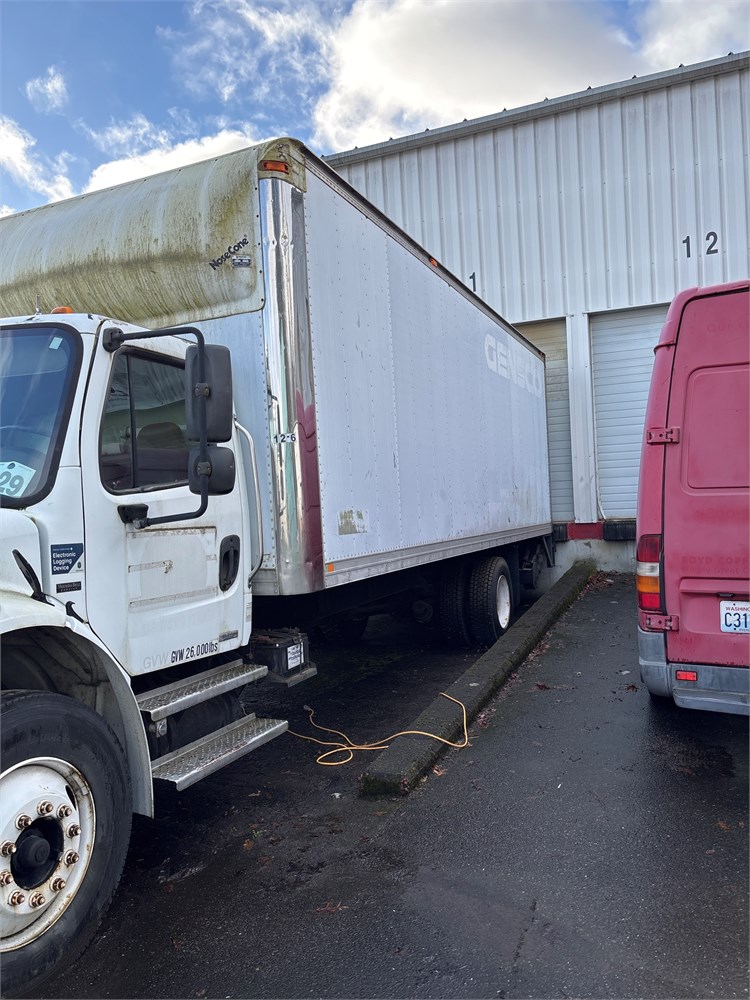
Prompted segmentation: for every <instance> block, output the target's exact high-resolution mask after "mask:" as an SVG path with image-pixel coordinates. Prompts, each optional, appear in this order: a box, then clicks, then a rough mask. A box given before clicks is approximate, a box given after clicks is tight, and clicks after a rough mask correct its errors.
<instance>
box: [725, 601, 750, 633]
mask: <svg viewBox="0 0 750 1000" xmlns="http://www.w3.org/2000/svg"><path fill="white" fill-rule="evenodd" d="M719 614H720V615H721V631H722V632H750V601H722V602H721V604H720V605H719Z"/></svg>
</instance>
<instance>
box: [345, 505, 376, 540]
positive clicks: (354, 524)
mask: <svg viewBox="0 0 750 1000" xmlns="http://www.w3.org/2000/svg"><path fill="white" fill-rule="evenodd" d="M369 522H370V518H369V516H368V514H367V511H366V510H340V511H339V534H340V535H364V534H366V533H367V532H368V531H369V530H370V523H369Z"/></svg>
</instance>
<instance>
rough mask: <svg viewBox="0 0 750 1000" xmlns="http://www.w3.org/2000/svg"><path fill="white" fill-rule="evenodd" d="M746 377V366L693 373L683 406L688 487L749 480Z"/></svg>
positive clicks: (738, 485) (740, 485)
mask: <svg viewBox="0 0 750 1000" xmlns="http://www.w3.org/2000/svg"><path fill="white" fill-rule="evenodd" d="M749 388H750V378H748V369H747V366H746V365H745V366H736V365H732V366H726V367H722V368H710V369H703V370H702V371H696V372H693V374H692V375H691V377H690V382H689V385H688V402H687V406H686V407H685V420H686V425H687V426H686V427H685V432H686V435H687V437H686V440H687V441H688V447H686V448H685V449H684V451H683V454H684V455H685V456H686V459H687V485H688V486H689V487H690V488H691V489H694V490H706V489H745V488H747V486H748V485H749V484H750V452H749V451H748V447H747V428H748V426H750V393H749V392H748V389H749Z"/></svg>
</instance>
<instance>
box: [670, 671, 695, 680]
mask: <svg viewBox="0 0 750 1000" xmlns="http://www.w3.org/2000/svg"><path fill="white" fill-rule="evenodd" d="M674 676H675V680H677V681H697V680H698V671H697V670H675V674H674Z"/></svg>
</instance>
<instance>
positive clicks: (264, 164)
mask: <svg viewBox="0 0 750 1000" xmlns="http://www.w3.org/2000/svg"><path fill="white" fill-rule="evenodd" d="M260 169H261V170H275V171H276V173H277V174H288V173H289V164H288V163H285V162H284V161H283V160H261V163H260Z"/></svg>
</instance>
